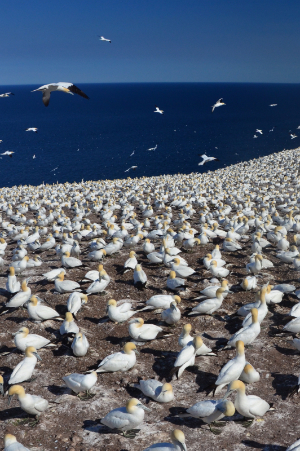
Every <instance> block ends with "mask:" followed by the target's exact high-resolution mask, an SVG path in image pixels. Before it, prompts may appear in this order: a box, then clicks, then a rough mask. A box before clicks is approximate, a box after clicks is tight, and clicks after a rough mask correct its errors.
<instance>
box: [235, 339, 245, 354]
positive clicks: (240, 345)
mask: <svg viewBox="0 0 300 451" xmlns="http://www.w3.org/2000/svg"><path fill="white" fill-rule="evenodd" d="M235 347H236V353H237V354H238V355H244V353H245V345H244V342H243V341H242V340H238V341H237V342H236V344H235Z"/></svg>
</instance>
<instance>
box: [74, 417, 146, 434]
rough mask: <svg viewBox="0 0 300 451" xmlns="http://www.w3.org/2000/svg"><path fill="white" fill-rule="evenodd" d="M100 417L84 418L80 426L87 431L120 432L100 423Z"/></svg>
mask: <svg viewBox="0 0 300 451" xmlns="http://www.w3.org/2000/svg"><path fill="white" fill-rule="evenodd" d="M100 421H101V418H99V419H98V420H94V421H92V420H84V422H83V426H82V428H83V429H85V430H86V431H89V432H97V433H98V434H103V435H106V434H116V435H118V434H120V431H118V430H114V429H109V428H108V427H106V426H105V425H104V424H101V423H100ZM133 430H134V431H140V429H133Z"/></svg>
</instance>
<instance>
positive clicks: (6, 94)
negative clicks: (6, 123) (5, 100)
mask: <svg viewBox="0 0 300 451" xmlns="http://www.w3.org/2000/svg"><path fill="white" fill-rule="evenodd" d="M9 96H14V93H13V92H5V93H4V94H0V97H9Z"/></svg>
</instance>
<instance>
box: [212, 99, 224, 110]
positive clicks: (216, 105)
mask: <svg viewBox="0 0 300 451" xmlns="http://www.w3.org/2000/svg"><path fill="white" fill-rule="evenodd" d="M222 105H226V103H224V102H223V98H221V99H219V100H217V101H216V103H215V104H214V105H213V106H212V110H211V112H212V113H213V112H214V109H215V108H217V107H218V106H222Z"/></svg>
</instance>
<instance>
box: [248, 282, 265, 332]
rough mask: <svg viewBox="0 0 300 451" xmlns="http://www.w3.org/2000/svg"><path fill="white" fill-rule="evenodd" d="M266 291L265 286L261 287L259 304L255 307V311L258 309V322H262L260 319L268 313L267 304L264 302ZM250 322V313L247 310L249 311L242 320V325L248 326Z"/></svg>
mask: <svg viewBox="0 0 300 451" xmlns="http://www.w3.org/2000/svg"><path fill="white" fill-rule="evenodd" d="M266 293H267V287H263V288H262V289H261V290H260V292H259V301H260V304H259V306H258V307H257V311H258V317H257V321H258V322H259V324H261V323H262V321H263V320H264V318H265V317H266V315H267V313H268V306H267V303H266ZM251 323H252V313H251V312H250V311H249V313H248V314H247V316H246V317H245V319H244V320H243V327H247V326H250V324H251Z"/></svg>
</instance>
